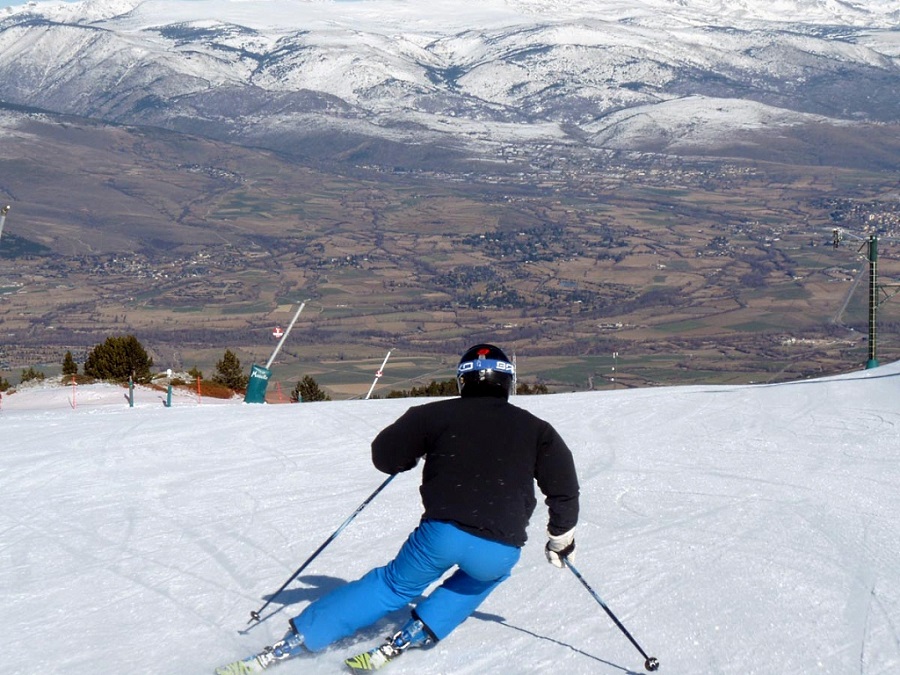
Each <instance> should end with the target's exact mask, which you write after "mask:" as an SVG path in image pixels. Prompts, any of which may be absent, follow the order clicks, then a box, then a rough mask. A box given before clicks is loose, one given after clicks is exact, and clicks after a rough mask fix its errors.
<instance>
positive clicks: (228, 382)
mask: <svg viewBox="0 0 900 675" xmlns="http://www.w3.org/2000/svg"><path fill="white" fill-rule="evenodd" d="M249 379H250V378H249V377H248V376H247V375H244V373H243V371H242V370H241V360H240V359H239V358H238V357H237V355H235V353H234V352H232V351H231V350H230V349H226V350H225V354H224V355H223V356H222V360H221V361H219V362H218V363H216V374H215V375H213V377H212V381H213V382H215V383H217V384H223V385H225V386H226V387H228V388H229V389H235V390H242V389H246V388H247V381H248V380H249Z"/></svg>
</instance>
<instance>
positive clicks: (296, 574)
mask: <svg viewBox="0 0 900 675" xmlns="http://www.w3.org/2000/svg"><path fill="white" fill-rule="evenodd" d="M396 475H397V474H395V473H394V474H391V475H390V476H388V477H387V480H385V481H384V482H383V483H382V484H381V485H379V486H378V487H377V488H376V489H375V492H373V493H372V494H370V495H369V496H368V497H366V500H365V501H364V502H363V503H362V504H360V505H359V506H357V507H356V511H354V512H353V513H351V514H350V517H349V518H347V520H345V521H344V522H343V523H342V524H341V526H340V527H339V528H338V529H336V530H335V531H334V532H332V533H331V536H330V537H328V539H326V540H325V542H324V543H323V544H322V545H321V546H319V548H317V549H316V551H315V553H313V554H312V555H311V556H309V558H307V559H306V562H304V563H303V564H302V565H300V567H298V568H297V571H296V572H294V573H293V574H292V575H291V578H290V579H288V580H287V581H285V582H284V583H283V584H282V585H281V588H279V589H278V590H277V591H275V592H274V593H273V594H272V596H271V597H270V598H269V599H268V600H266V602H265V604H264V605H263V606H262V607H260V608H259V609H258V610H256V611H255V612H250V621H248V622H247V623H248V624H249V623H253V622H254V621H259V620H260V614H262V612H263V610H265V608H266V607H268V606H269V605H270V604H271V602H272V601H273V600H274V599H275V598H277V597H278V596H279V595H280V594H281V592H282V591H283V590H284V589H285V588H287V587H288V584H290V583H291V582H292V581H293V580H294V579H296V578H297V577H299V576H300V573H301V572H302V571H303V570H305V569H306V567H307V565H309V564H310V563H311V562H312V561H313V560H315V558H316V556H317V555H319V554H320V553H321V552H322V551H324V550H325V547H326V546H328V544H330V543H331V542H333V541H334V540H335V539H337V536H338V535H339V534H340V533H341V532H342V531H343V530H344V528H345V527H347V526H348V525H349V524H350V523H351V522H352V521H353V519H354V518H356V516H358V515H359V514H360V512H361V511H362V510H363V509H364V508H366V506H368V505H369V503H370V502H371V501H372V500H373V499H375V497H377V496H378V493H379V492H381V491H382V490H384V488H386V487H387V484H388V483H390V482H391V481H392V480H394V476H396Z"/></svg>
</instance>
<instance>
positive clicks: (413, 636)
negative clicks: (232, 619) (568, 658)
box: [217, 344, 579, 673]
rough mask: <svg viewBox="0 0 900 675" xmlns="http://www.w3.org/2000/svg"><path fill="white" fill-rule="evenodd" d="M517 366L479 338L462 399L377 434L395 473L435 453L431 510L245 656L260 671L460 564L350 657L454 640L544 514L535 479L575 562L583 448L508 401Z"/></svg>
mask: <svg viewBox="0 0 900 675" xmlns="http://www.w3.org/2000/svg"><path fill="white" fill-rule="evenodd" d="M514 375H515V368H514V366H513V365H512V363H511V362H510V360H509V359H508V358H507V357H506V354H504V353H503V351H502V350H501V349H499V348H498V347H495V346H493V345H489V344H478V345H475V346H474V347H472V348H470V349H469V350H468V351H467V352H466V353H465V354H464V355H463V357H462V359H461V360H460V362H459V366H458V367H457V371H456V380H457V384H458V386H459V392H460V397H459V398H453V399H448V400H442V401H436V402H432V403H427V404H425V405H420V406H415V407H412V408H410V409H409V410H407V411H406V413H404V414H403V415H402V416H401V417H400V418H399V419H398V420H396V421H395V422H394V423H393V424H391V425H390V426H388V427H387V428H385V429H384V430H383V431H381V432H380V433H379V434H378V435H377V436H376V438H375V440H374V441H373V442H372V461H373V463H374V465H375V467H376V468H378V469H379V470H380V471H383V472H385V473H388V474H395V473H398V472H401V471H408V470H410V469H412V468H413V467H414V466H416V464H417V463H418V461H419V459H420V458H424V460H425V464H424V468H423V474H422V484H421V487H420V489H419V491H420V493H421V496H422V503H423V506H424V513H423V515H422V519H421V521H420V523H419V525H418V527H417V528H416V529H415V530H414V531H413V532H412V533H411V534H410V535H409V538H408V539H407V540H406V542H405V543H404V544H403V546H402V547H401V548H400V551H399V552H398V553H397V555H396V557H395V558H394V559H393V560H391V561H390V562H389V563H388V564H387V565H385V566H384V567H378V568H375V569H373V570H371V571H370V572H368V573H367V574H366V575H364V576H363V577H362V578H360V579H358V580H356V581H353V582H351V583H349V584H347V585H345V586H342V587H340V588H338V589H336V590H334V591H332V592H330V593H329V594H327V595H325V596H323V597H322V598H320V599H318V600H317V601H315V602H313V603H312V604H311V605H309V606H308V607H306V609H305V610H304V611H303V612H302V613H301V614H300V615H299V616H297V617H295V618H293V619H291V621H290V625H291V630H290V631H289V633H288V634H287V635H286V636H285V638H284V640H282V641H281V642H279V643H277V644H275V645H273V646H272V647H268V648H266V650H264V651H263V652H262V653H261V654H259V655H257V656H256V662H257V663H258V664H259V665H258V666H257V665H256V664H254V663H251V661H252V659H253V657H251V659H248V660H247V661H244V662H237V663H242V664H243V667H244V669H242V670H239V669H234V670H224V669H223V670H220V671H217V672H222V673H232V672H235V673H241V672H255V671H256V670H262V669H263V668H266V667H268V666H269V665H270V664H272V663H274V662H276V661H278V660H281V659H285V658H289V657H291V656H296V655H298V654H300V653H304V652H316V651H318V650H321V649H323V648H325V647H326V646H328V645H329V644H331V643H333V642H335V641H337V640H339V639H341V638H344V637H347V636H349V635H352V634H353V633H355V632H356V631H357V630H359V629H361V628H364V627H366V626H369V625H371V624H373V623H374V622H376V621H378V620H379V619H380V618H382V617H384V616H385V615H386V614H388V613H389V612H392V611H395V610H397V609H400V608H402V607H404V606H406V605H407V604H408V603H409V602H410V601H411V600H413V599H415V598H417V597H419V596H420V595H421V594H422V593H423V592H424V591H425V590H426V589H427V588H428V587H429V586H430V585H431V584H432V583H433V582H434V581H436V580H437V579H439V578H440V577H441V576H442V575H443V574H444V573H445V572H447V571H448V570H450V569H451V568H454V567H455V568H456V569H455V571H454V572H453V574H452V575H451V576H449V577H448V578H447V579H446V580H445V581H444V582H443V583H442V584H441V585H440V586H439V587H438V588H436V589H435V590H434V591H433V592H432V593H431V594H430V595H429V596H428V597H427V598H425V599H424V600H422V601H421V602H420V603H419V604H418V605H417V606H416V607H415V608H414V609H413V610H412V615H411V617H410V619H409V621H407V622H406V624H405V625H404V626H403V627H402V628H401V630H399V631H398V632H397V633H396V634H394V635H393V636H392V637H391V638H389V639H388V640H387V641H386V642H385V643H384V644H383V645H380V646H379V647H377V648H375V649H373V650H371V651H368V652H365V653H363V654H360V655H358V656H355V657H353V658H350V659H348V660H347V661H346V664H347V665H348V666H349V667H350V668H351V669H353V670H359V671H365V670H376V669H378V668H380V667H382V666H383V665H385V664H386V663H387V662H388V661H390V660H392V659H393V658H396V657H397V656H398V655H400V654H402V653H403V652H404V651H405V650H406V649H409V648H412V647H424V646H426V645H430V644H433V643H434V642H437V641H438V640H442V639H444V638H446V637H447V636H448V635H449V634H450V633H451V632H452V631H453V630H454V629H455V628H456V627H457V626H458V625H459V624H460V623H462V622H463V621H464V620H465V619H466V618H467V617H468V616H469V615H471V614H472V612H474V611H475V609H476V608H477V607H478V606H479V605H480V604H481V602H482V601H483V600H484V599H485V598H486V597H487V596H488V595H489V594H490V593H491V592H492V591H493V590H494V589H495V588H496V587H497V586H498V585H499V584H500V583H502V582H503V581H504V580H505V579H506V578H508V577H509V575H510V572H511V570H512V568H513V566H514V565H515V564H516V562H517V561H518V560H519V555H520V549H521V548H522V546H523V545H524V544H525V540H526V532H525V530H526V526H527V524H528V521H529V519H530V517H531V515H532V512H533V511H534V508H535V505H536V500H535V494H534V483H535V482H537V485H538V487H539V488H540V490H541V492H542V493H543V494H544V496H545V501H546V503H547V506H548V510H549V523H548V527H547V531H548V540H547V543H546V546H545V554H546V557H547V559H548V561H549V562H551V563H552V564H554V565H555V566H556V567H559V568H562V567H564V566H565V564H564V559H565V558H566V557H568V558H569V559H570V560H572V561H574V551H575V525H576V523H577V520H578V492H579V488H578V479H577V476H576V473H575V466H574V462H573V459H572V453H571V452H570V451H569V448H568V447H567V446H566V444H565V442H564V441H563V440H562V438H561V437H560V436H559V434H558V433H557V432H556V430H555V429H554V428H553V427H552V426H551V425H550V424H549V423H548V422H546V421H543V420H541V419H540V418H538V417H536V416H534V415H532V414H531V413H529V412H526V411H525V410H522V409H521V408H518V407H517V406H514V405H512V404H510V403H509V402H508V398H509V394H510V391H511V389H512V387H513V384H514V380H515V378H514ZM233 665H237V664H233Z"/></svg>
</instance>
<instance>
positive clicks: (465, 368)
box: [456, 359, 516, 377]
mask: <svg viewBox="0 0 900 675" xmlns="http://www.w3.org/2000/svg"><path fill="white" fill-rule="evenodd" d="M481 370H496V371H497V372H500V373H509V374H510V375H515V374H516V367H515V366H514V365H513V364H511V363H509V362H508V361H498V360H497V359H475V360H474V361H464V362H463V363H460V364H459V366H457V368H456V376H457V377H459V376H460V375H465V374H466V373H472V372H478V371H481Z"/></svg>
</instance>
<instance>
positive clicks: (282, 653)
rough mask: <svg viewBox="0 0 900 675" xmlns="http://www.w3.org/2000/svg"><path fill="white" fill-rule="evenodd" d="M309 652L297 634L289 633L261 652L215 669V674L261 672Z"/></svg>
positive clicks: (237, 674)
mask: <svg viewBox="0 0 900 675" xmlns="http://www.w3.org/2000/svg"><path fill="white" fill-rule="evenodd" d="M303 654H309V652H308V651H306V650H305V649H304V648H303V641H302V640H301V639H300V638H298V637H297V636H295V635H293V634H291V635H288V636H287V637H286V638H285V639H284V640H282V641H281V642H276V643H275V644H274V645H272V646H270V647H266V648H265V649H263V650H262V651H261V652H258V653H256V654H251V655H250V656H248V657H247V658H245V659H240V660H238V661H232V662H231V663H226V664H225V665H223V666H219V667H218V668H216V670H215V675H248V674H249V673H261V672H262V671H264V670H265V669H266V668H269V667H271V666H273V665H275V664H276V663H279V662H281V661H286V660H287V659H290V658H294V657H296V656H301V655H303Z"/></svg>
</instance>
